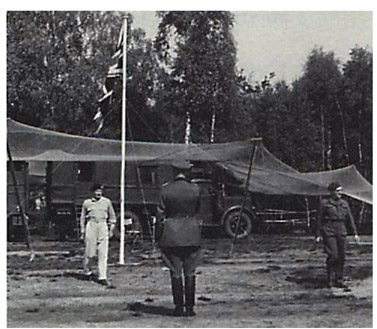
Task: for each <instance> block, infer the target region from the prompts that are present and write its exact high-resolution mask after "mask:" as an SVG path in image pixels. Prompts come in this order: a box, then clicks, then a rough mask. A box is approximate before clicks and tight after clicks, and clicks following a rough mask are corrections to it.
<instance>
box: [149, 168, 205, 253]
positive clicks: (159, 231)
mask: <svg viewBox="0 0 377 329" xmlns="http://www.w3.org/2000/svg"><path fill="white" fill-rule="evenodd" d="M199 207H200V190H199V186H198V185H196V184H194V183H190V182H188V181H187V180H186V179H185V177H184V176H183V175H178V176H177V177H176V179H175V180H174V181H173V182H171V183H169V184H167V185H165V186H163V187H162V189H161V196H160V202H159V205H158V208H157V223H156V240H157V241H158V242H159V245H160V247H161V248H165V247H186V246H199V245H200V224H199V222H198V219H197V218H196V213H197V212H198V211H199Z"/></svg>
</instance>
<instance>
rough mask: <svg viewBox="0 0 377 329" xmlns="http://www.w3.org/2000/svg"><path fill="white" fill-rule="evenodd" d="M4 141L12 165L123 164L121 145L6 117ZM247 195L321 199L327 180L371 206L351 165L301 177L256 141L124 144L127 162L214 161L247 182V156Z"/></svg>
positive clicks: (365, 183) (367, 185) (368, 188)
mask: <svg viewBox="0 0 377 329" xmlns="http://www.w3.org/2000/svg"><path fill="white" fill-rule="evenodd" d="M7 129H8V131H7V138H8V145H9V147H10V151H11V154H12V157H13V159H14V160H15V161H57V162H62V161H121V141H119V140H110V139H101V138H90V137H81V136H74V135H69V134H65V133H59V132H54V131H50V130H46V129H41V128H36V127H32V126H28V125H26V124H22V123H19V122H16V121H14V120H12V119H9V118H8V119H7ZM253 150H255V153H254V157H253V166H252V171H251V177H250V182H249V185H248V189H249V191H250V192H257V193H265V194H277V195H325V194H327V193H328V191H327V185H328V184H329V183H330V182H331V181H339V182H340V183H341V184H342V185H343V190H344V193H345V194H346V195H348V196H350V197H353V198H355V199H358V200H361V201H364V202H367V203H369V204H372V185H371V184H370V183H369V182H368V181H367V180H365V179H364V177H362V175H361V174H360V173H359V172H358V171H357V169H356V167H355V166H349V167H346V168H342V169H337V170H332V171H326V172H313V173H300V172H298V171H297V170H295V169H293V168H292V167H290V166H288V165H286V164H284V163H283V162H281V161H280V160H279V159H277V158H276V157H275V156H273V155H272V154H271V153H270V152H269V151H268V150H267V149H266V148H265V147H264V146H263V144H262V141H261V140H260V139H250V140H247V141H240V142H231V143H220V144H215V143H213V144H175V143H150V142H131V141H127V142H126V161H136V162H138V163H146V162H158V163H161V162H171V161H173V160H177V159H184V160H190V161H206V162H212V163H214V164H216V165H218V166H221V167H223V168H224V169H226V170H227V171H228V172H229V173H230V174H231V175H233V176H234V177H235V178H236V179H238V180H240V181H241V182H243V184H246V179H247V173H248V168H249V164H250V160H251V156H252V153H253Z"/></svg>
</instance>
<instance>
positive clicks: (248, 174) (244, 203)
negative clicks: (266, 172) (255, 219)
mask: <svg viewBox="0 0 377 329" xmlns="http://www.w3.org/2000/svg"><path fill="white" fill-rule="evenodd" d="M257 142H258V141H255V143H254V146H253V151H252V152H251V156H250V163H249V170H248V173H247V179H246V184H245V191H244V197H243V201H242V206H241V209H240V214H239V216H238V219H237V223H236V230H235V232H234V237H233V241H232V245H231V247H230V255H232V254H233V249H234V246H235V245H236V241H237V233H238V228H239V225H240V221H241V218H242V215H243V212H244V209H245V205H246V198H247V194H248V190H249V183H250V176H251V168H252V166H253V162H254V157H255V151H256V148H257Z"/></svg>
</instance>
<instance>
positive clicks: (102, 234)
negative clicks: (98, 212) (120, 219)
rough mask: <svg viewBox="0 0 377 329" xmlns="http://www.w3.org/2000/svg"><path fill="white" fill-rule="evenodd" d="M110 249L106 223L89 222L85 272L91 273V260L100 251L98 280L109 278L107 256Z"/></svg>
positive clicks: (86, 231) (86, 237)
mask: <svg viewBox="0 0 377 329" xmlns="http://www.w3.org/2000/svg"><path fill="white" fill-rule="evenodd" d="M108 249H109V229H108V226H107V223H106V222H97V221H95V220H89V221H88V223H87V224H86V229H85V255H84V270H85V272H86V273H87V274H89V273H91V266H90V265H91V264H90V261H91V258H93V257H95V256H96V255H97V250H98V279H99V280H102V279H106V278H107V255H108Z"/></svg>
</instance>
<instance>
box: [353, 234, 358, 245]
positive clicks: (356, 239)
mask: <svg viewBox="0 0 377 329" xmlns="http://www.w3.org/2000/svg"><path fill="white" fill-rule="evenodd" d="M353 238H354V239H355V242H356V244H359V243H360V237H359V236H358V235H357V234H355V235H354V237H353Z"/></svg>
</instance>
